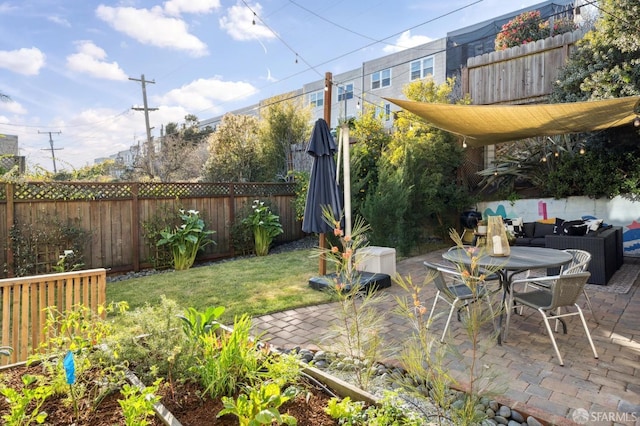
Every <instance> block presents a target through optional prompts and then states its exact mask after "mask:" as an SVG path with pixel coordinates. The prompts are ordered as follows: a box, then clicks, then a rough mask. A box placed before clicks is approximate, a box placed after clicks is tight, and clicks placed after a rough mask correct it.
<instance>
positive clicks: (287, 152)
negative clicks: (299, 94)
mask: <svg viewBox="0 0 640 426" xmlns="http://www.w3.org/2000/svg"><path fill="white" fill-rule="evenodd" d="M270 102H271V103H270V104H269V106H267V107H265V108H263V109H262V111H261V115H262V121H261V125H260V139H261V142H262V150H263V153H264V166H265V170H264V174H265V177H266V178H267V179H268V180H283V179H286V178H287V176H289V172H290V171H292V170H293V159H292V157H291V145H293V144H297V143H300V142H302V141H304V140H306V139H308V136H309V132H310V126H309V120H310V119H311V111H310V110H309V109H308V108H303V107H302V106H301V105H300V101H299V100H293V99H287V98H285V97H283V96H281V97H275V98H272V99H271V100H270Z"/></svg>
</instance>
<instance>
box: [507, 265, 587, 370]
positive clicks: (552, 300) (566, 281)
mask: <svg viewBox="0 0 640 426" xmlns="http://www.w3.org/2000/svg"><path fill="white" fill-rule="evenodd" d="M590 276H591V274H590V273H589V272H580V273H575V274H565V275H555V276H547V277H542V278H527V279H523V280H515V281H513V283H512V288H511V292H510V293H509V297H508V299H507V309H506V311H507V321H506V326H505V331H504V338H503V340H504V341H506V339H507V334H508V332H509V323H510V320H511V311H512V309H513V306H514V303H517V304H520V305H522V306H528V307H530V308H533V309H537V310H538V312H540V314H541V315H542V317H543V319H544V324H545V327H546V328H547V332H548V333H549V337H550V338H551V343H553V348H554V349H555V351H556V355H557V356H558V360H559V362H560V365H564V362H563V361H562V356H561V355H560V351H559V350H558V345H557V344H556V339H555V337H554V336H553V331H552V330H551V326H550V325H549V320H551V319H557V320H560V321H561V322H562V326H563V331H564V333H565V334H566V333H567V327H566V324H565V323H564V321H562V318H564V317H568V316H573V315H579V316H580V320H581V321H582V325H583V327H584V331H585V333H586V334H587V338H588V339H589V344H590V345H591V349H592V350H593V356H594V358H598V353H597V352H596V348H595V346H594V344H593V340H592V339H591V333H590V332H589V328H588V327H587V322H586V320H585V319H584V315H583V314H582V309H580V306H579V305H578V304H577V303H576V300H577V299H578V297H579V296H580V294H581V293H582V291H583V290H584V286H585V284H586V283H587V280H588V279H589V277H590ZM520 284H527V285H534V286H535V287H536V288H537V289H536V290H533V291H523V292H518V291H516V287H517V286H518V285H520ZM571 306H574V307H575V308H576V311H575V312H571V311H567V312H566V313H560V311H559V310H558V309H559V308H563V307H567V308H569V307H571ZM554 313H555V314H554Z"/></svg>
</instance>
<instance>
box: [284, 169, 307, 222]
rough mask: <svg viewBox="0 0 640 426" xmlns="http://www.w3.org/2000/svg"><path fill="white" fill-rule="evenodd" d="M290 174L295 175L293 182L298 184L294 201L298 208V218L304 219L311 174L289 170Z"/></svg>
mask: <svg viewBox="0 0 640 426" xmlns="http://www.w3.org/2000/svg"><path fill="white" fill-rule="evenodd" d="M289 176H292V177H293V182H294V183H295V184H296V189H295V193H296V198H295V199H294V200H293V201H292V203H293V205H294V206H295V208H296V219H297V220H302V219H303V218H304V210H305V208H306V203H307V192H308V191H309V177H310V174H309V172H306V171H289Z"/></svg>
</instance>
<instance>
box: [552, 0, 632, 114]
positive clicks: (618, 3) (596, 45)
mask: <svg viewBox="0 0 640 426" xmlns="http://www.w3.org/2000/svg"><path fill="white" fill-rule="evenodd" d="M598 5H599V6H598V8H599V9H601V10H604V11H615V13H601V14H600V17H599V18H598V20H597V21H596V23H595V28H594V29H593V30H591V31H590V32H588V33H587V34H586V35H585V36H584V38H583V39H582V40H581V41H580V42H579V43H578V48H577V49H576V50H575V51H574V52H573V53H572V54H571V56H570V58H569V61H568V62H567V65H566V66H565V67H564V68H563V69H562V70H561V72H560V73H559V75H558V79H557V80H556V82H555V84H554V87H553V92H552V96H551V99H552V101H553V102H571V101H574V100H587V99H607V98H618V97H623V96H632V95H638V94H640V66H639V64H640V34H638V31H637V29H636V28H634V27H633V25H630V24H629V23H631V22H635V21H636V20H637V16H638V13H639V12H640V10H639V8H638V2H637V1H636V0H603V1H601V2H599V3H598Z"/></svg>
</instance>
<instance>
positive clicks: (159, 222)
mask: <svg viewBox="0 0 640 426" xmlns="http://www.w3.org/2000/svg"><path fill="white" fill-rule="evenodd" d="M175 222H176V218H175V214H174V212H173V211H170V210H169V208H168V207H167V205H166V204H163V205H162V207H161V208H160V209H159V210H157V211H155V212H154V215H153V216H152V217H151V218H150V219H149V220H146V221H144V222H142V237H143V238H144V240H145V243H146V245H147V248H148V249H149V258H148V259H147V260H148V261H149V262H150V263H151V264H152V265H153V267H154V268H155V269H166V268H170V267H171V266H172V264H173V255H172V252H171V247H170V246H169V245H161V246H158V244H157V242H158V240H160V239H161V238H162V235H161V232H162V231H164V230H165V229H168V228H171V227H172V226H174V225H175Z"/></svg>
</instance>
